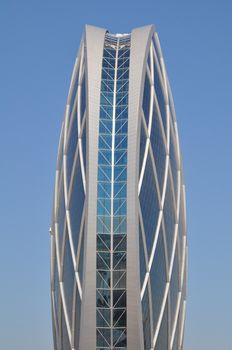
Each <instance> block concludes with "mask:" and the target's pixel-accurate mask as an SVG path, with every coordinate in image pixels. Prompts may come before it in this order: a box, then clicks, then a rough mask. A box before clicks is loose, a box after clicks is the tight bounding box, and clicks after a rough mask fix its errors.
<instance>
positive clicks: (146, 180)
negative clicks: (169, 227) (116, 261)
mask: <svg viewBox="0 0 232 350" xmlns="http://www.w3.org/2000/svg"><path fill="white" fill-rule="evenodd" d="M139 199H140V205H141V211H142V217H143V225H144V231H145V236H146V243H147V251H148V256H149V255H150V252H151V248H152V243H153V239H154V234H155V229H156V226H157V220H158V215H159V210H160V208H159V201H158V195H157V190H156V185H155V178H154V173H153V167H152V162H151V157H150V154H148V157H147V162H146V167H145V172H144V177H143V183H142V187H141V191H140V196H139Z"/></svg>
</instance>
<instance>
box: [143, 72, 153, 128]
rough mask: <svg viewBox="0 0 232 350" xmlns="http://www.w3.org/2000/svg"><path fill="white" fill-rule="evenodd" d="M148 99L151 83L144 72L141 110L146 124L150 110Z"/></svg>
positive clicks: (149, 97)
mask: <svg viewBox="0 0 232 350" xmlns="http://www.w3.org/2000/svg"><path fill="white" fill-rule="evenodd" d="M150 99H151V84H150V80H149V78H148V75H147V73H146V75H145V81H144V90H143V112H144V116H145V120H146V123H147V126H148V122H149V111H150Z"/></svg>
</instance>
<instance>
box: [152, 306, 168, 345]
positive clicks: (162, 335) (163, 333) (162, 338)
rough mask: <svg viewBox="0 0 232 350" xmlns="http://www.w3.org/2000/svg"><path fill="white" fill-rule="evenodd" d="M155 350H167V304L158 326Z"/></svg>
mask: <svg viewBox="0 0 232 350" xmlns="http://www.w3.org/2000/svg"><path fill="white" fill-rule="evenodd" d="M155 350H168V308H167V303H166V307H165V310H164V314H163V319H162V322H161V325H160V330H159V335H158V338H157V341H156V345H155Z"/></svg>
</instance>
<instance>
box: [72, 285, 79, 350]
mask: <svg viewBox="0 0 232 350" xmlns="http://www.w3.org/2000/svg"><path fill="white" fill-rule="evenodd" d="M75 312H76V314H75V331H74V332H75V337H74V347H75V349H79V339H80V320H81V299H80V295H79V292H78V289H77V287H76V300H75Z"/></svg>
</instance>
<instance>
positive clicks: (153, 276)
mask: <svg viewBox="0 0 232 350" xmlns="http://www.w3.org/2000/svg"><path fill="white" fill-rule="evenodd" d="M150 280H151V292H152V308H153V324H154V328H156V326H157V322H158V318H159V314H160V310H161V305H162V302H163V296H164V291H165V287H166V281H167V277H166V263H165V255H164V243H163V236H162V231H160V233H159V238H158V241H157V246H156V250H155V256H154V260H153V264H152V267H151V271H150Z"/></svg>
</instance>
